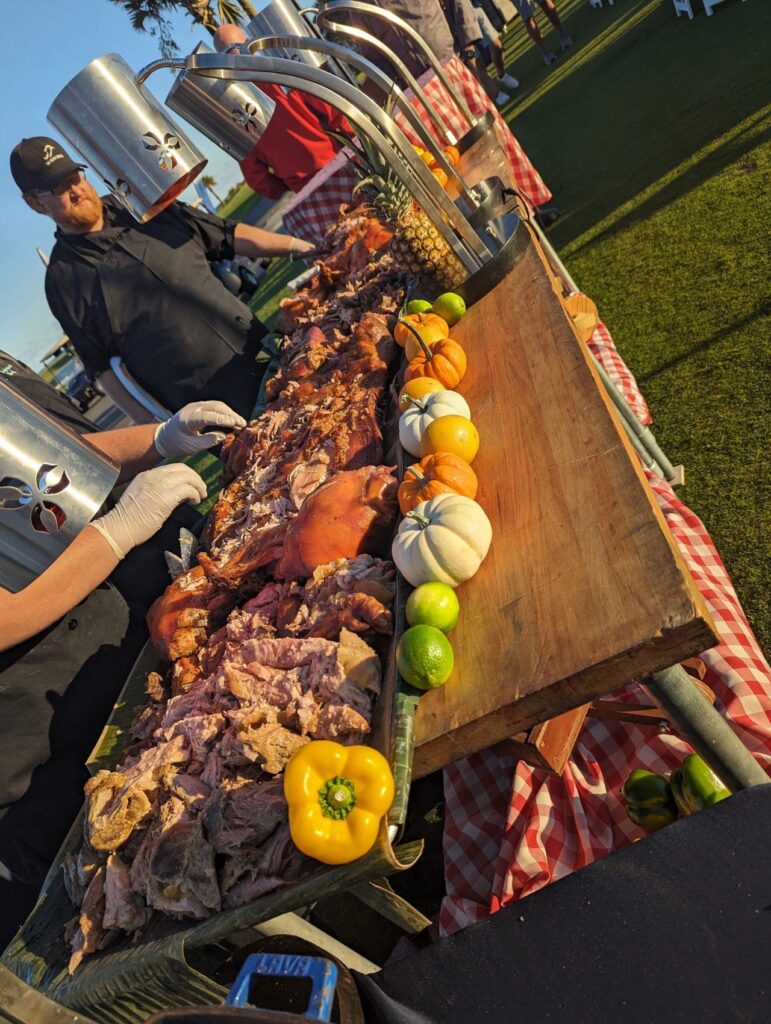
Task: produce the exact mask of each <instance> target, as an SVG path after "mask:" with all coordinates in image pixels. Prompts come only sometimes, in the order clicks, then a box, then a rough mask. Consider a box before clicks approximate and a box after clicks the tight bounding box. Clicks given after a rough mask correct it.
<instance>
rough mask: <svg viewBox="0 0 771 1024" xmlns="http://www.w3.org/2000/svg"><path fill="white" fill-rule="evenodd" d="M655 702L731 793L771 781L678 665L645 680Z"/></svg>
mask: <svg viewBox="0 0 771 1024" xmlns="http://www.w3.org/2000/svg"><path fill="white" fill-rule="evenodd" d="M645 687H646V689H647V690H649V691H650V694H651V696H652V697H653V699H654V700H655V701H656V703H657V704H658V705H659V706H660V707H662V708H663V709H664V711H666V712H667V714H668V715H669V717H670V718H671V720H672V721H673V722H674V724H675V725H676V726H677V728H678V729H679V730H680V732H682V734H683V736H685V738H686V739H687V740H688V742H689V743H691V744H692V746H693V747H694V749H695V750H696V752H697V753H699V754H701V756H702V757H703V758H704V760H705V761H706V762H707V764H709V765H710V767H711V768H713V769H714V770H715V771H716V772H717V774H718V775H719V776H720V778H721V779H722V780H723V782H724V783H725V785H726V786H727V787H728V789H730V790H731V791H732V792H734V793H735V792H736V791H737V790H738V789H748V788H749V787H750V786H763V785H765V784H766V783H768V782H771V779H769V778H768V776H767V775H766V773H765V772H764V771H763V769H762V768H761V767H760V765H759V764H758V763H757V761H756V760H755V759H754V757H753V756H752V754H750V752H749V750H747V748H746V747H745V745H744V744H743V743H742V741H741V740H740V739H739V737H738V736H737V735H736V733H735V732H734V731H733V729H732V728H731V726H730V725H729V724H728V722H726V720H725V719H724V718H723V717H722V715H721V714H720V713H719V712H718V711H716V710H715V708H714V707H713V706H712V705H711V704H710V702H709V701H708V700H707V699H706V697H704V695H703V694H702V693H701V692H700V691H699V690H698V688H697V687H695V686H694V685H693V682H692V680H691V678H690V676H689V675H688V673H687V672H686V671H685V669H684V668H682V667H681V666H680V665H675V666H674V667H672V668H667V669H664V670H663V671H661V672H655V673H654V674H653V675H652V676H651V677H650V678H649V679H647V680H646V681H645Z"/></svg>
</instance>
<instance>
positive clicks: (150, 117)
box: [48, 53, 206, 223]
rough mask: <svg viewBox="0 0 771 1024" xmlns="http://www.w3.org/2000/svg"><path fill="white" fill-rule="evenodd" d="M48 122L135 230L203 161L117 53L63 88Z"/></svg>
mask: <svg viewBox="0 0 771 1024" xmlns="http://www.w3.org/2000/svg"><path fill="white" fill-rule="evenodd" d="M48 121H49V122H50V123H51V124H52V125H53V126H54V128H56V130H57V131H58V132H59V133H60V134H61V135H62V136H63V137H64V138H65V139H66V140H67V142H68V143H69V144H70V145H71V146H72V148H73V149H75V150H77V152H78V153H80V155H81V156H82V157H83V159H84V161H85V162H86V163H87V164H88V166H89V167H91V168H92V169H93V171H94V172H95V173H96V174H97V175H98V177H99V178H101V179H102V181H104V183H105V185H107V187H108V188H109V190H110V191H111V192H112V193H113V195H115V196H117V198H118V199H119V200H120V201H121V203H123V205H124V206H125V207H126V209H127V210H129V212H130V213H131V214H132V215H133V216H134V217H135V218H136V219H137V220H138V221H140V222H141V223H144V222H145V221H147V220H150V219H151V218H152V217H154V216H155V215H156V214H157V213H160V211H161V210H162V209H164V207H166V206H168V205H169V203H170V202H172V201H173V200H174V199H175V198H176V197H177V196H178V195H179V194H180V192H182V191H184V189H186V188H187V186H188V185H189V184H191V182H193V181H194V180H195V179H196V178H197V177H198V175H199V174H200V173H201V171H202V170H203V169H204V167H205V166H206V158H205V157H204V156H203V154H202V153H201V152H200V151H199V150H198V149H197V148H196V147H195V146H194V145H193V143H192V142H190V140H189V139H188V138H187V137H186V136H185V134H184V132H183V131H182V130H181V129H180V128H179V127H178V126H177V124H176V123H175V122H174V121H173V120H172V119H171V118H170V117H169V115H168V112H167V111H166V110H165V109H164V108H163V107H162V106H161V104H160V103H159V102H158V100H157V99H156V98H155V96H153V94H152V93H151V92H150V90H149V89H148V88H147V87H146V86H145V85H137V84H136V81H135V80H134V72H133V71H132V69H131V68H130V67H129V65H128V64H127V63H126V61H125V60H124V59H123V58H122V57H121V56H119V55H118V54H117V53H109V54H106V55H105V56H103V57H97V58H96V60H92V61H91V63H90V64H87V65H86V67H85V68H83V70H82V71H80V72H79V73H78V74H77V75H75V77H74V78H73V79H72V80H71V81H70V82H68V83H67V85H65V87H64V88H63V89H62V91H61V92H60V93H59V95H58V96H57V97H56V99H55V100H54V102H53V103H52V104H51V107H50V109H49V111H48Z"/></svg>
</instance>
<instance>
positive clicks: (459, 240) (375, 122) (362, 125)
mask: <svg viewBox="0 0 771 1024" xmlns="http://www.w3.org/2000/svg"><path fill="white" fill-rule="evenodd" d="M186 67H187V70H188V71H189V72H194V73H196V74H204V75H207V76H209V77H213V78H227V79H229V80H241V81H252V82H273V83H275V84H277V85H287V86H289V87H290V88H295V89H300V90H303V91H305V92H308V93H309V94H310V95H311V96H315V97H316V98H317V99H320V100H323V101H324V102H326V103H330V104H331V105H332V106H333V107H335V108H336V109H337V110H340V111H341V112H342V113H343V114H344V115H345V116H346V117H347V118H348V120H349V121H350V122H351V123H352V124H353V125H355V126H356V127H357V128H358V129H359V130H360V131H361V132H363V133H364V135H365V136H366V137H367V138H368V139H369V140H370V142H371V143H372V144H373V146H375V147H376V148H377V149H378V150H380V152H381V153H382V154H383V156H384V157H385V159H386V160H387V162H388V164H389V167H390V168H391V169H392V170H393V172H394V173H395V175H396V176H397V177H398V178H399V179H400V180H401V181H402V182H403V183H404V184H405V185H406V186H407V188H408V189H410V191H411V192H412V194H413V195H414V197H415V200H416V201H417V203H418V204H419V205H420V206H422V208H423V210H424V212H425V213H426V215H427V216H428V218H429V219H430V220H431V221H433V223H434V225H435V226H436V227H437V229H438V230H439V231H440V233H441V234H442V236H443V237H444V239H445V241H446V242H447V244H448V245H449V246H450V248H451V249H452V251H453V252H454V253H455V255H456V256H457V257H458V259H459V260H460V261H461V263H462V265H463V266H464V268H465V269H466V270H467V271H468V272H469V273H474V272H475V271H476V270H477V269H479V267H480V266H482V265H483V264H484V262H485V261H486V260H487V259H489V258H490V255H491V254H490V250H489V249H488V248H487V246H486V245H485V244H484V242H483V241H482V240H481V239H480V238H479V237H478V236H477V234H476V232H475V231H474V229H473V228H472V227H471V225H470V224H469V222H468V220H467V219H466V218H465V216H464V215H463V213H462V212H461V211H460V210H459V209H458V208H457V207H456V206H455V204H454V203H453V201H452V200H451V199H450V197H449V196H448V195H447V193H446V192H445V191H444V189H441V188H440V187H439V185H438V184H437V181H436V179H435V178H434V177H433V175H432V174H431V172H430V171H429V169H428V167H427V166H426V164H425V163H424V162H423V161H422V160H421V159H420V157H418V155H417V154H416V153H415V150H414V149H413V147H412V145H411V144H410V142H409V140H408V139H407V137H406V136H405V134H404V132H403V131H402V130H401V128H399V126H398V125H397V124H396V123H395V122H394V121H393V120H392V119H391V118H390V117H389V116H388V115H387V114H386V113H385V112H384V111H383V110H381V108H380V107H379V106H378V105H377V104H376V103H374V102H373V101H372V100H371V99H370V98H369V97H368V96H365V95H363V94H362V93H361V91H360V90H358V89H354V87H353V86H351V85H350V84H349V83H348V82H346V81H343V80H342V79H339V78H335V76H334V75H331V74H329V73H328V72H324V71H319V70H317V69H316V68H312V67H309V66H308V65H303V64H301V63H300V62H299V61H292V60H286V59H283V58H282V59H279V58H268V57H263V58H259V59H255V58H254V57H253V56H252V55H251V54H250V55H248V56H244V55H236V54H205V53H194V54H191V55H190V56H189V57H188V58H187V62H186Z"/></svg>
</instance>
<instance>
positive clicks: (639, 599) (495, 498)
mask: <svg viewBox="0 0 771 1024" xmlns="http://www.w3.org/2000/svg"><path fill="white" fill-rule="evenodd" d="M520 230H524V226H521V227H520ZM452 334H453V336H454V337H456V338H457V340H458V341H460V342H461V344H462V345H463V346H464V348H465V349H466V351H467V353H468V362H469V369H468V373H467V375H466V377H465V379H464V380H463V382H462V383H461V385H460V387H459V389H458V390H459V391H461V392H462V393H463V395H464V396H465V398H466V399H467V401H468V403H469V405H470V406H471V411H472V415H473V418H474V422H475V423H476V425H477V427H478V429H479V433H480V436H481V448H480V451H479V454H478V456H477V458H476V459H475V461H474V469H475V471H476V473H477V476H478V477H479V481H480V489H479V494H478V496H477V500H478V501H479V502H480V503H481V505H482V506H483V508H484V509H485V511H486V512H487V515H488V516H489V518H490V520H491V522H492V527H493V542H492V547H491V549H490V553H489V555H488V556H487V559H486V560H485V562H484V563H483V565H482V567H481V569H480V570H479V572H478V573H477V575H476V576H474V577H473V579H471V580H469V581H468V582H467V583H465V584H464V585H463V586H461V587H460V588H459V589H458V597H459V598H460V603H461V616H460V620H459V622H458V625H457V626H456V628H455V630H454V631H453V633H452V635H451V640H452V643H453V647H454V651H455V659H456V667H455V670H454V672H453V675H452V676H451V677H450V679H449V680H448V682H447V683H446V684H445V686H443V687H442V688H440V689H438V690H434V691H431V692H429V693H427V694H425V695H424V696H423V697H422V698H421V701H420V705H419V708H418V712H417V717H416V720H415V761H414V774H415V776H416V777H420V776H422V775H425V774H427V773H428V772H430V771H433V770H435V769H437V768H441V767H442V766H443V765H446V764H448V763H449V762H450V761H453V760H455V759H456V758H458V757H461V756H463V755H466V754H470V753H472V752H473V751H476V750H481V749H482V748H484V747H487V746H490V745H491V744H493V743H497V742H500V741H501V740H503V739H505V738H507V737H511V736H513V735H514V734H515V733H517V732H519V731H520V730H522V729H525V728H528V727H530V726H533V725H535V724H537V723H538V722H542V721H544V720H545V719H547V718H553V717H554V716H556V715H560V714H562V713H563V712H565V711H568V710H569V709H570V708H573V707H577V706H578V705H579V704H583V703H584V702H586V701H588V700H591V699H592V698H595V697H598V696H600V695H601V694H606V693H608V692H609V691H611V690H613V689H615V688H616V687H618V686H619V685H622V684H624V683H627V682H629V681H631V680H633V679H639V678H641V677H642V676H645V675H647V674H649V673H651V672H654V671H657V670H659V669H661V668H664V667H666V666H669V665H673V664H675V663H676V662H679V661H681V660H682V659H683V658H686V657H689V656H690V655H693V654H696V653H698V652H699V651H702V650H705V649H706V648H708V647H711V646H713V645H714V644H715V643H716V642H717V634H716V632H715V627H714V625H713V623H712V621H711V619H710V616H709V613H708V612H707V609H706V606H705V605H704V602H703V600H702V599H701V597H700V595H699V593H698V591H697V590H696V587H695V585H694V583H693V580H692V578H691V576H690V574H689V572H688V570H687V569H686V567H685V565H684V563H683V561H682V559H681V557H680V555H679V552H678V551H677V548H676V546H675V544H674V542H673V541H672V538H671V536H670V534H669V532H668V530H667V528H666V526H665V523H664V519H663V516H662V515H661V513H660V511H659V509H658V506H657V504H656V502H655V499H654V498H653V495H652V493H651V492H650V490H649V488H648V485H647V483H646V481H645V478H644V475H643V473H642V471H641V469H640V467H639V462H638V460H637V457H636V456H635V455H634V453H633V451H632V449H631V448H630V446H629V444H628V442H627V440H626V437H625V435H624V434H623V432H622V430H621V428H620V427H619V426H617V421H616V419H615V413H614V412H612V410H611V406H610V403H609V401H608V399H607V398H606V396H605V393H604V391H603V390H602V387H601V385H600V383H599V380H598V378H597V376H596V374H595V372H594V370H593V368H592V365H591V363H590V357H589V355H588V353H587V351H586V349H585V347H584V346H583V345H582V343H580V342H579V340H578V338H577V336H576V334H575V333H574V330H573V328H572V326H571V324H570V322H569V320H568V318H567V316H566V314H565V312H564V311H563V309H562V306H561V305H560V301H559V299H558V298H557V295H556V293H555V291H554V290H553V288H552V285H551V282H550V279H549V276H548V274H547V272H546V269H545V267H544V265H543V263H542V261H541V258H540V257H539V255H538V253H537V251H536V249H535V246H534V245H533V244H532V243H531V244H530V245H529V246H528V248H527V251H526V253H525V255H524V257H523V259H522V260H521V262H520V263H519V264H518V265H517V266H516V267H515V268H514V269H513V270H512V271H511V273H510V274H509V276H508V277H507V278H506V279H505V280H504V281H502V282H501V283H500V284H499V285H497V286H496V287H495V288H494V289H493V291H491V292H490V293H489V294H488V295H487V296H485V298H483V299H481V300H480V301H479V302H477V303H476V304H475V305H474V306H473V307H472V308H471V309H470V310H469V312H468V313H467V315H466V316H465V317H464V318H463V320H462V321H461V322H460V323H459V324H458V325H457V326H456V327H455V328H453V331H452Z"/></svg>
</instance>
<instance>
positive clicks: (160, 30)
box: [110, 0, 257, 57]
mask: <svg viewBox="0 0 771 1024" xmlns="http://www.w3.org/2000/svg"><path fill="white" fill-rule="evenodd" d="M110 3H113V4H118V5H119V6H120V7H122V8H123V9H124V11H125V12H126V13H127V14H128V16H129V18H130V19H131V24H132V26H133V27H134V28H135V29H136V30H137V31H138V32H149V33H150V35H152V36H157V37H158V45H159V47H160V51H161V54H162V55H163V56H164V57H170V56H173V55H174V54H175V53H176V52H177V45H176V43H175V42H174V39H173V38H172V35H171V24H170V23H169V21H168V18H167V15H169V14H171V13H172V12H173V11H182V12H183V13H184V14H187V15H188V17H189V18H190V19H191V20H192V21H193V23H194V24H195V25H201V26H203V28H205V29H206V30H207V31H208V32H209V33H211V34H212V35H213V34H214V30H215V29H216V28H217V26H218V25H221V24H222V23H223V22H233V23H234V24H236V25H241V24H242V23H243V22H244V21H245V20H250V19H251V18H253V17H254V16H255V15H256V13H257V12H256V11H255V9H254V6H253V5H252V3H251V0H110Z"/></svg>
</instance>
